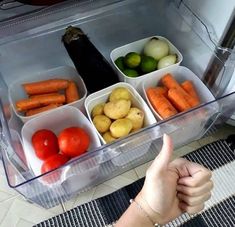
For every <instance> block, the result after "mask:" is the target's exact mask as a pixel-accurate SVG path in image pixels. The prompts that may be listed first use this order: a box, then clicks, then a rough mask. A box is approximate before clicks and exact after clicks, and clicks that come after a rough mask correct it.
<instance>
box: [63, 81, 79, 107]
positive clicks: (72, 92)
mask: <svg viewBox="0 0 235 227" xmlns="http://www.w3.org/2000/svg"><path fill="white" fill-rule="evenodd" d="M65 97H66V103H71V102H75V101H77V100H79V94H78V88H77V85H76V83H75V82H74V81H69V84H68V87H67V88H66V89H65Z"/></svg>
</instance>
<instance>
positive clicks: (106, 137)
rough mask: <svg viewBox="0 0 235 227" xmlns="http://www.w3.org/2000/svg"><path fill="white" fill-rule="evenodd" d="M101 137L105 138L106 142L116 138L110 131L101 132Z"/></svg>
mask: <svg viewBox="0 0 235 227" xmlns="http://www.w3.org/2000/svg"><path fill="white" fill-rule="evenodd" d="M103 138H104V140H105V142H106V143H111V142H113V141H114V140H116V138H114V137H113V136H112V134H111V132H110V131H108V132H105V133H104V134H103Z"/></svg>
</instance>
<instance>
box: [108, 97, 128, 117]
mask: <svg viewBox="0 0 235 227" xmlns="http://www.w3.org/2000/svg"><path fill="white" fill-rule="evenodd" d="M130 108H131V101H130V100H125V99H119V100H116V101H112V102H108V103H106V104H105V105H104V114H105V115H106V116H107V117H109V118H111V119H114V120H117V119H120V118H124V117H125V116H126V115H127V114H128V112H129V110H130Z"/></svg>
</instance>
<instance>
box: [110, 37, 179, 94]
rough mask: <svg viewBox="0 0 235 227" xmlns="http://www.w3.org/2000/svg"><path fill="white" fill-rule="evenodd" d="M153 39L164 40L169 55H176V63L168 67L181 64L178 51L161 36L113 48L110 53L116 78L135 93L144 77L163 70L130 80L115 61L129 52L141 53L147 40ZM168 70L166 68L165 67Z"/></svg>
mask: <svg viewBox="0 0 235 227" xmlns="http://www.w3.org/2000/svg"><path fill="white" fill-rule="evenodd" d="M153 37H156V38H158V39H161V40H165V41H166V42H167V43H168V44H169V48H170V54H177V62H176V63H175V64H174V65H171V66H169V67H172V66H177V65H180V64H181V62H182V61H183V56H182V54H181V53H180V51H179V50H178V49H177V48H176V47H175V46H174V45H173V44H172V43H171V42H170V41H169V40H168V39H166V38H165V37H162V36H151V37H148V38H144V39H141V40H138V41H135V42H132V43H129V44H126V45H124V46H121V47H118V48H115V49H114V50H112V51H111V53H110V58H111V61H112V63H113V65H114V68H115V70H116V71H117V73H118V76H119V79H120V81H123V82H126V83H129V84H131V85H132V86H133V87H134V88H135V89H136V90H137V91H140V89H141V86H140V83H141V81H142V80H143V79H145V78H146V77H149V75H151V74H153V73H155V72H161V71H163V70H164V69H165V68H163V69H158V70H155V71H153V72H151V73H147V74H143V75H141V76H139V77H135V78H132V77H128V76H126V75H125V74H124V73H123V72H122V71H121V70H120V69H119V68H118V67H117V66H116V64H115V60H116V59H117V58H118V57H121V56H125V55H126V54H127V53H129V52H137V53H142V52H143V49H144V45H145V44H146V43H147V41H148V40H150V39H151V38H153ZM167 68H168V67H167Z"/></svg>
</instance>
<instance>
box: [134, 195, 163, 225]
mask: <svg viewBox="0 0 235 227" xmlns="http://www.w3.org/2000/svg"><path fill="white" fill-rule="evenodd" d="M130 203H131V204H132V203H135V204H136V206H137V208H138V209H139V210H140V211H141V212H142V213H143V214H144V216H145V217H146V218H148V219H149V221H150V222H151V223H152V224H153V226H155V227H160V225H159V224H157V223H155V222H154V221H153V220H152V218H151V217H150V216H149V215H148V214H147V212H146V211H145V210H144V209H143V207H142V206H140V204H139V203H137V202H136V201H135V200H134V199H130Z"/></svg>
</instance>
